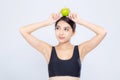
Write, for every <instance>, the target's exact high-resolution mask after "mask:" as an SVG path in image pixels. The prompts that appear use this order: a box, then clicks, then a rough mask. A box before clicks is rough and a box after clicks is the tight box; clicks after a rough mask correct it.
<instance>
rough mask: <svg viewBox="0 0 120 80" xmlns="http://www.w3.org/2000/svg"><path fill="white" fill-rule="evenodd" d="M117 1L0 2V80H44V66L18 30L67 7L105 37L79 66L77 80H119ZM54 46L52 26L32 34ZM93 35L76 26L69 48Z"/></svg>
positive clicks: (118, 19)
mask: <svg viewBox="0 0 120 80" xmlns="http://www.w3.org/2000/svg"><path fill="white" fill-rule="evenodd" d="M119 3H120V1H119V0H3V1H0V80H48V68H47V66H48V65H47V62H46V60H45V59H44V57H43V55H42V54H41V53H39V52H38V51H37V50H36V49H34V48H33V47H31V46H30V45H29V44H28V43H27V42H26V41H25V39H24V38H23V37H22V36H21V34H20V33H19V28H20V27H22V26H24V25H27V24H31V23H35V22H40V21H43V20H46V19H47V18H48V17H49V15H50V14H51V13H53V12H59V11H60V10H61V9H62V8H63V7H68V8H70V10H71V11H72V12H74V13H77V14H78V15H79V16H80V17H81V18H82V19H84V20H86V21H89V22H92V23H94V24H97V25H101V26H102V27H104V28H105V29H106V30H107V32H108V34H107V36H106V37H105V38H104V40H103V41H102V42H101V43H100V44H99V46H97V47H96V48H95V49H94V50H93V51H91V52H90V53H89V54H88V55H87V56H86V57H85V59H84V61H83V62H82V71H81V80H120V69H119V68H120V62H119V61H120V58H119V56H120V36H119V34H120V22H119V21H120V5H119ZM33 35H34V36H36V37H37V38H39V39H41V40H44V41H46V42H48V43H49V44H51V45H56V43H57V40H56V38H55V34H54V24H53V25H50V26H48V27H46V28H43V29H39V30H37V31H35V32H33ZM93 35H94V33H93V32H92V31H90V30H89V29H87V28H85V27H84V26H80V25H77V33H76V35H75V36H74V37H73V38H72V40H71V43H72V44H80V43H82V42H84V41H85V40H88V39H90V38H92V37H93Z"/></svg>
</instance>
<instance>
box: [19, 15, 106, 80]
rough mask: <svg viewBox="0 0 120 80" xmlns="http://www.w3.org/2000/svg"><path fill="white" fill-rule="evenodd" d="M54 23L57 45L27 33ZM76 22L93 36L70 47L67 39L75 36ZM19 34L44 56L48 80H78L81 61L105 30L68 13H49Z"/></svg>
mask: <svg viewBox="0 0 120 80" xmlns="http://www.w3.org/2000/svg"><path fill="white" fill-rule="evenodd" d="M53 23H55V34H56V38H57V40H58V41H59V43H58V44H57V45H56V46H52V45H50V44H48V43H46V42H44V41H42V40H39V39H37V38H36V37H34V36H33V35H32V34H31V33H32V32H33V31H35V30H38V29H39V28H42V27H45V26H48V25H51V24H53ZM76 23H77V24H79V25H83V26H84V27H86V28H88V29H90V30H91V31H93V32H94V33H95V34H96V35H95V36H94V37H92V38H91V39H90V40H87V41H85V42H83V43H82V44H78V45H72V44H71V43H70V39H71V37H72V36H74V34H75V27H76ZM20 33H21V35H22V36H23V37H24V38H25V39H26V41H27V42H28V43H29V44H30V45H31V46H32V47H34V48H35V49H37V50H38V51H39V52H40V53H41V54H43V56H44V57H45V59H46V61H47V63H48V71H49V80H80V71H81V62H82V61H83V59H84V57H85V56H86V55H87V54H88V53H89V52H90V51H91V50H93V49H94V48H95V47H96V46H97V45H98V44H99V43H100V42H101V41H102V40H103V38H104V37H105V36H106V33H107V32H106V30H105V29H104V28H103V27H101V26H98V25H95V24H92V23H90V22H87V21H85V20H83V19H80V18H79V16H78V15H77V14H74V13H70V14H69V15H68V16H67V17H64V16H63V17H62V16H61V14H60V13H53V14H52V15H50V17H49V18H48V19H47V20H45V21H43V22H38V23H34V24H30V25H26V26H24V27H21V28H20Z"/></svg>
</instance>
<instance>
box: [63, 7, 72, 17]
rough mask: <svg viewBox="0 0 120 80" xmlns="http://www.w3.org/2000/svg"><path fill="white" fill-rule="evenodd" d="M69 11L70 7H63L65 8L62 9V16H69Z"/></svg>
mask: <svg viewBox="0 0 120 80" xmlns="http://www.w3.org/2000/svg"><path fill="white" fill-rule="evenodd" d="M69 13H70V10H69V8H63V9H61V14H62V16H68V15H69Z"/></svg>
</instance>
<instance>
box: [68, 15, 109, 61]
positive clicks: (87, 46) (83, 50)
mask: <svg viewBox="0 0 120 80" xmlns="http://www.w3.org/2000/svg"><path fill="white" fill-rule="evenodd" d="M69 17H70V18H71V19H72V20H73V21H75V22H76V23H78V24H80V25H83V26H84V27H86V28H88V29H90V30H91V31H93V32H94V33H95V34H96V35H95V36H94V37H92V38H91V39H90V40H87V41H85V42H83V43H82V44H80V45H79V51H80V55H81V60H83V58H84V57H85V55H86V54H87V53H89V52H90V51H91V50H93V49H94V48H95V47H97V45H98V44H99V43H100V42H101V41H102V40H103V39H104V37H105V36H106V34H107V32H106V30H105V29H104V28H103V27H101V26H98V25H95V24H92V23H90V22H88V21H85V20H82V19H80V18H79V16H78V15H77V14H72V13H71V14H70V15H69Z"/></svg>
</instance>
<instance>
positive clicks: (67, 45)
mask: <svg viewBox="0 0 120 80" xmlns="http://www.w3.org/2000/svg"><path fill="white" fill-rule="evenodd" d="M71 45H72V44H71V43H70V41H67V42H65V43H59V44H58V46H59V47H60V48H63V49H65V48H66V47H70V46H71Z"/></svg>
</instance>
